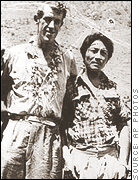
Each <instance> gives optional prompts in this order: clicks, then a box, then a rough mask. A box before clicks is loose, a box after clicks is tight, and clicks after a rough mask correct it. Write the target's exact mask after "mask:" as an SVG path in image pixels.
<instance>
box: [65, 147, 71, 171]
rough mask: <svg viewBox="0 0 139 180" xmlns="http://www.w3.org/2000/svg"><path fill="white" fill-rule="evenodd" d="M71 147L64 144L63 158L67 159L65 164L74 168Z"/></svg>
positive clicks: (69, 167)
mask: <svg viewBox="0 0 139 180" xmlns="http://www.w3.org/2000/svg"><path fill="white" fill-rule="evenodd" d="M70 152H71V147H69V148H68V146H63V158H64V160H65V166H66V167H67V168H68V169H70V170H71V169H72V156H71V153H70Z"/></svg>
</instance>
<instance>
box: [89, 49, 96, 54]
mask: <svg viewBox="0 0 139 180" xmlns="http://www.w3.org/2000/svg"><path fill="white" fill-rule="evenodd" d="M89 51H91V52H92V53H94V54H96V53H97V52H98V49H89Z"/></svg>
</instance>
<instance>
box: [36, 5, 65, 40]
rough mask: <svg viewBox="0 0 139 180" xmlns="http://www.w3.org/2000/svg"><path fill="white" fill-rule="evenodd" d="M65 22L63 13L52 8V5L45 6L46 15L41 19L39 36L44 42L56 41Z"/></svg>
mask: <svg viewBox="0 0 139 180" xmlns="http://www.w3.org/2000/svg"><path fill="white" fill-rule="evenodd" d="M62 22H63V13H62V12H61V13H59V12H58V11H56V10H52V8H51V7H50V6H47V7H46V8H44V15H43V17H42V19H41V20H40V25H39V38H40V40H41V42H43V43H52V42H54V40H55V38H56V36H57V34H58V31H59V29H60V27H61V25H62Z"/></svg>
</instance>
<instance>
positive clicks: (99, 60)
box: [84, 40, 108, 71]
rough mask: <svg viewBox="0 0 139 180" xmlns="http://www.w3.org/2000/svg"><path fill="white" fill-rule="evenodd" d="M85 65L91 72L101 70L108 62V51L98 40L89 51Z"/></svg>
mask: <svg viewBox="0 0 139 180" xmlns="http://www.w3.org/2000/svg"><path fill="white" fill-rule="evenodd" d="M84 62H85V65H86V67H87V68H88V69H89V70H93V71H94V70H95V71H98V70H101V69H102V68H103V67H104V66H105V64H106V63H107V62H108V51H107V49H106V47H105V45H104V44H103V42H102V41H100V40H96V41H94V42H93V43H92V44H91V46H90V47H89V48H88V49H87V51H86V55H85V60H84Z"/></svg>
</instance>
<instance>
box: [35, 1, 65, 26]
mask: <svg viewBox="0 0 139 180" xmlns="http://www.w3.org/2000/svg"><path fill="white" fill-rule="evenodd" d="M48 5H49V6H50V7H51V8H52V10H53V11H56V12H58V13H63V19H64V18H65V17H66V14H67V8H66V6H65V5H64V4H63V3H61V2H57V4H55V5H54V4H52V5H51V4H48ZM44 6H45V4H44V5H42V6H41V7H39V9H38V11H37V14H35V15H34V20H35V21H36V22H37V21H38V19H41V18H42V17H43V15H44V9H43V8H44ZM63 19H62V20H63ZM62 25H63V21H62V24H61V26H62Z"/></svg>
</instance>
